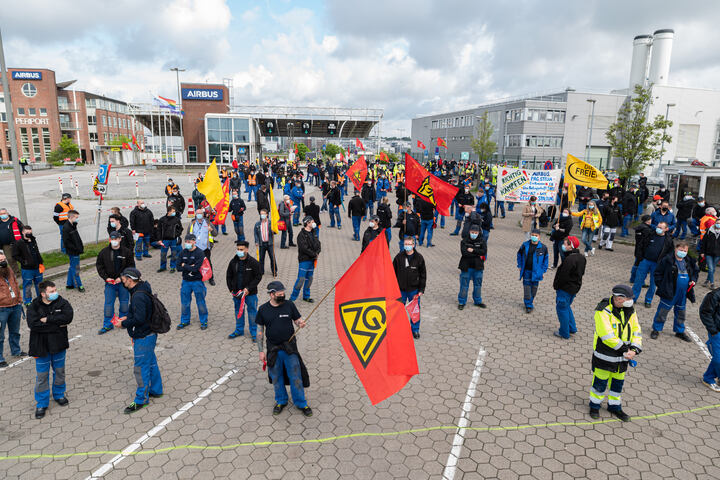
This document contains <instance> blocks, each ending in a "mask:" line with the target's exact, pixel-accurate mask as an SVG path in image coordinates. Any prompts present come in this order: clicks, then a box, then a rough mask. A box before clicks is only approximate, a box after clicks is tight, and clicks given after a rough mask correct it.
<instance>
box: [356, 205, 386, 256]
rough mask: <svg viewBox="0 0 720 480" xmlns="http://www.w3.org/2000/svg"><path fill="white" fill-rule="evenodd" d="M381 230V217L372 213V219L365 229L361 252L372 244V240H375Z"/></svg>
mask: <svg viewBox="0 0 720 480" xmlns="http://www.w3.org/2000/svg"><path fill="white" fill-rule="evenodd" d="M378 209H379V208H378ZM381 232H382V229H381V228H380V218H379V217H378V216H377V215H371V216H370V221H369V222H368V227H367V228H366V229H365V233H363V238H362V247H361V248H360V253H362V252H364V251H365V249H366V248H367V247H368V245H370V242H372V241H373V240H375V239H376V238H377V236H378V235H380V233H381Z"/></svg>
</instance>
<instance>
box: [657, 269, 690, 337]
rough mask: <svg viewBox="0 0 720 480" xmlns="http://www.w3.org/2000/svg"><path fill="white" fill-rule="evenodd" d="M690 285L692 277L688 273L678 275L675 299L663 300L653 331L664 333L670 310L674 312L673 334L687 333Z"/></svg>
mask: <svg viewBox="0 0 720 480" xmlns="http://www.w3.org/2000/svg"><path fill="white" fill-rule="evenodd" d="M689 284H690V277H689V276H688V274H687V273H680V274H678V277H677V280H676V284H675V296H674V297H673V298H661V299H660V304H659V305H658V308H657V311H656V312H655V317H654V318H653V324H652V329H653V330H655V331H657V332H662V329H663V326H665V320H667V314H668V312H670V309H672V310H673V313H674V319H673V332H675V333H683V332H684V331H685V304H686V303H687V290H688V285H689Z"/></svg>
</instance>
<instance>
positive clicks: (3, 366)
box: [0, 360, 8, 368]
mask: <svg viewBox="0 0 720 480" xmlns="http://www.w3.org/2000/svg"><path fill="white" fill-rule="evenodd" d="M7 366H8V363H7V362H6V361H5V360H3V361H2V362H0V368H7Z"/></svg>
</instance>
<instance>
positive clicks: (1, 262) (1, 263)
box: [0, 260, 7, 268]
mask: <svg viewBox="0 0 720 480" xmlns="http://www.w3.org/2000/svg"><path fill="white" fill-rule="evenodd" d="M5 267H7V260H0V268H5Z"/></svg>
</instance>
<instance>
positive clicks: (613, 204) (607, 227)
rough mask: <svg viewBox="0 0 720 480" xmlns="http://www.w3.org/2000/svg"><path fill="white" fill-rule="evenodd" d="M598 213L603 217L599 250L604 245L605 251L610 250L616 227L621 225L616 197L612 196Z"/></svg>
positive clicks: (620, 213)
mask: <svg viewBox="0 0 720 480" xmlns="http://www.w3.org/2000/svg"><path fill="white" fill-rule="evenodd" d="M600 213H601V215H602V218H603V226H602V239H601V240H600V244H599V245H598V247H599V248H600V250H602V249H603V247H604V248H605V249H606V250H607V251H609V252H612V251H613V248H612V247H613V241H614V240H615V233H616V232H617V227H619V226H621V225H622V212H621V209H620V204H619V203H618V199H617V197H612V198H611V199H610V202H609V203H607V204H606V205H605V206H604V207H603V208H602V211H601V212H600Z"/></svg>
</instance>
